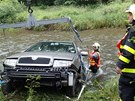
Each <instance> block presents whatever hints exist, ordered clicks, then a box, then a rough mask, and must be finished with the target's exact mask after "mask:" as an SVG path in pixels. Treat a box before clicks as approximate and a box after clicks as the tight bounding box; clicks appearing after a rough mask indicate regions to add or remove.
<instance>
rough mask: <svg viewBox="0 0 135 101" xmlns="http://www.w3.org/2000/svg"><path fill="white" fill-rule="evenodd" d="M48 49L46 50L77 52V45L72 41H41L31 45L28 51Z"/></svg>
mask: <svg viewBox="0 0 135 101" xmlns="http://www.w3.org/2000/svg"><path fill="white" fill-rule="evenodd" d="M30 51H33V52H34V51H37V52H38V51H46V52H50V51H52V52H69V53H76V51H75V46H74V44H73V43H70V42H41V43H37V44H36V45H33V46H32V47H30V48H29V49H28V50H26V52H30Z"/></svg>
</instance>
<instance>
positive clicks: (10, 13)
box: [0, 0, 23, 23]
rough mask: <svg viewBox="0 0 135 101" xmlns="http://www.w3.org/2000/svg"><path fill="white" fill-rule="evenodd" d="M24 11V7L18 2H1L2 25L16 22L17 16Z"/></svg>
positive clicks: (12, 0) (15, 0) (3, 0)
mask: <svg viewBox="0 0 135 101" xmlns="http://www.w3.org/2000/svg"><path fill="white" fill-rule="evenodd" d="M21 11H23V5H21V4H20V3H18V1H17V0H2V1H0V19H1V20H0V23H5V22H13V21H15V14H16V13H19V12H21Z"/></svg>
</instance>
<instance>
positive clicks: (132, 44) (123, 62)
mask: <svg viewBox="0 0 135 101" xmlns="http://www.w3.org/2000/svg"><path fill="white" fill-rule="evenodd" d="M126 12H127V15H128V16H127V17H128V22H129V24H130V26H129V27H128V29H127V33H126V34H125V35H124V37H123V38H122V39H121V40H120V41H119V42H118V44H117V47H118V49H119V52H120V53H119V58H118V61H117V63H116V72H117V74H120V78H119V94H120V98H121V101H134V96H135V4H133V5H131V6H130V7H129V8H128V9H127V10H126Z"/></svg>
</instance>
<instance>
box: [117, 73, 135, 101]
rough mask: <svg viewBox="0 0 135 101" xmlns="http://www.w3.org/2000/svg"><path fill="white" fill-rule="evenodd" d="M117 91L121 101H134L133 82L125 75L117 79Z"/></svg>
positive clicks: (134, 87)
mask: <svg viewBox="0 0 135 101" xmlns="http://www.w3.org/2000/svg"><path fill="white" fill-rule="evenodd" d="M119 91H120V92H119V94H120V97H121V99H122V101H134V96H135V80H133V79H132V78H129V77H127V76H126V75H121V76H120V79H119Z"/></svg>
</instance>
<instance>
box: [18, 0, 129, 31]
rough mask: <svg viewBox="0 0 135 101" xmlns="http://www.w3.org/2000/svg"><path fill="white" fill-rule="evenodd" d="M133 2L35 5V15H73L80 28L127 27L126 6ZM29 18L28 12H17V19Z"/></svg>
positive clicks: (58, 16) (63, 26) (46, 16)
mask: <svg viewBox="0 0 135 101" xmlns="http://www.w3.org/2000/svg"><path fill="white" fill-rule="evenodd" d="M130 4H131V2H129V1H128V2H123V3H122V2H120V1H119V2H112V3H109V4H107V5H104V4H103V5H97V6H95V7H93V6H91V5H90V6H86V7H76V6H52V7H50V6H49V7H45V8H42V9H41V7H33V10H34V12H33V15H34V16H35V18H36V19H38V20H41V19H53V18H60V17H68V16H69V17H71V19H72V20H73V22H74V25H75V26H76V27H77V28H78V29H79V30H86V29H96V28H108V27H125V25H126V24H127V21H126V19H127V17H126V16H127V15H126V13H125V10H126V8H127V7H128V6H129V5H130ZM27 18H28V12H27V10H25V11H24V12H21V13H17V14H16V20H18V21H25V20H27ZM54 27H55V28H57V27H58V28H57V29H64V28H65V25H59V26H54V25H53V28H54Z"/></svg>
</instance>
